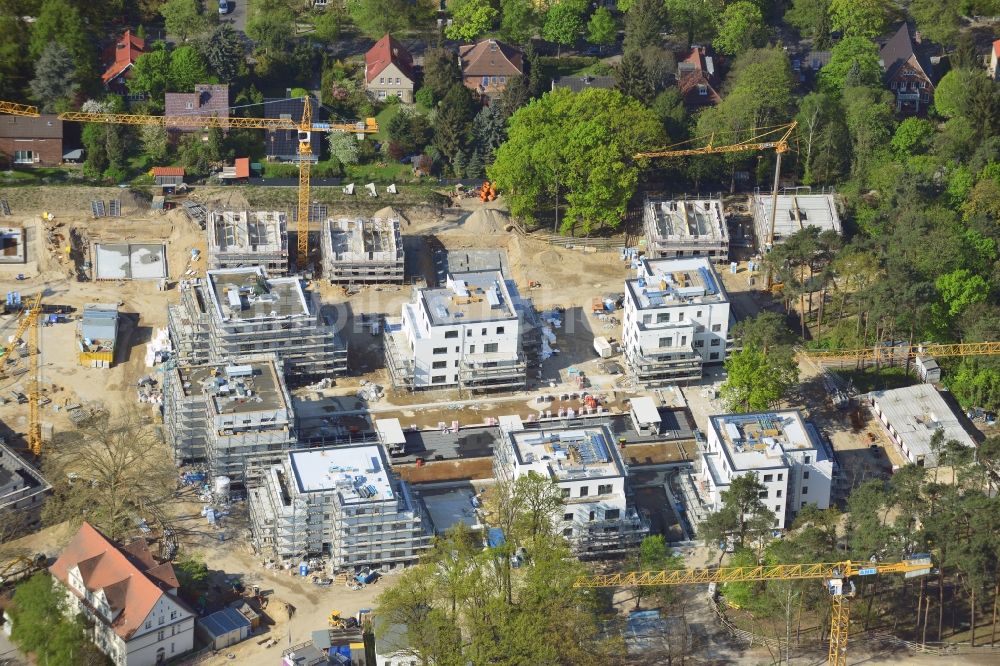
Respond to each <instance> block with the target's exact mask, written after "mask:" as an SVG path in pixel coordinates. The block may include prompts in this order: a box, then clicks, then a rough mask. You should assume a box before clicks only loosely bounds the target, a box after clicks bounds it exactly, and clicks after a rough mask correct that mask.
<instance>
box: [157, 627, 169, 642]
mask: <svg viewBox="0 0 1000 666" xmlns="http://www.w3.org/2000/svg"><path fill="white" fill-rule="evenodd" d="M166 637H167V632H165V631H163V630H162V629H160V630H159V631H158V632H156V640H158V641H162V640H163V639H164V638H166Z"/></svg>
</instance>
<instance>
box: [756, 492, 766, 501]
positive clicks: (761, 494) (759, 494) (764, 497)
mask: <svg viewBox="0 0 1000 666" xmlns="http://www.w3.org/2000/svg"><path fill="white" fill-rule="evenodd" d="M757 497H759V498H761V499H767V491H766V490H762V491H760V492H759V493H757Z"/></svg>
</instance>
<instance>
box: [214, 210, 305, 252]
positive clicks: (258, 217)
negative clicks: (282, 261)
mask: <svg viewBox="0 0 1000 666" xmlns="http://www.w3.org/2000/svg"><path fill="white" fill-rule="evenodd" d="M287 224H288V220H287V216H286V215H285V213H284V212H281V211H248V210H241V211H228V210H227V211H213V212H212V213H211V215H210V217H209V220H208V224H207V225H206V226H207V228H208V246H209V249H210V250H211V251H212V252H216V253H219V252H234V253H254V252H286V251H287V250H288V228H287Z"/></svg>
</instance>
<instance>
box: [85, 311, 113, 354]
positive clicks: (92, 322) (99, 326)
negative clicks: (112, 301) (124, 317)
mask: <svg viewBox="0 0 1000 666" xmlns="http://www.w3.org/2000/svg"><path fill="white" fill-rule="evenodd" d="M80 333H81V335H82V336H83V337H84V338H86V339H87V340H92V341H101V342H103V343H110V346H111V347H114V343H115V339H116V338H117V337H118V306H117V305H107V304H104V303H88V304H87V305H84V306H83V320H82V321H81V324H80Z"/></svg>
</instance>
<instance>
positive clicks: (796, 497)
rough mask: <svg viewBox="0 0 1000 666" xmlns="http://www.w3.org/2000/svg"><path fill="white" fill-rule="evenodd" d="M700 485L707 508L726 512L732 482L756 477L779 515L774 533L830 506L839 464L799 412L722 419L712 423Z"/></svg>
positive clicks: (765, 499) (767, 501)
mask: <svg viewBox="0 0 1000 666" xmlns="http://www.w3.org/2000/svg"><path fill="white" fill-rule="evenodd" d="M708 421H709V423H708V432H707V433H706V442H705V451H704V453H702V455H701V475H700V477H701V478H700V480H699V485H700V487H701V490H702V493H703V495H704V497H705V499H706V504H707V505H708V507H709V508H710V509H712V510H714V511H718V510H719V509H720V508H722V492H723V491H725V490H728V489H729V485H730V483H731V482H732V480H733V479H734V478H736V477H738V476H743V475H744V474H754V475H756V476H757V479H758V480H759V481H760V482H761V483H762V484H763V485H764V487H765V488H766V490H763V491H761V494H760V498H761V501H763V502H764V504H765V505H766V506H767V507H768V508H769V509H771V510H772V511H774V527H775V529H784V528H785V527H786V526H787V525H789V524H791V522H792V520H793V519H794V518H795V514H796V513H798V511H799V510H800V509H802V507H804V506H805V505H807V504H815V505H816V506H818V507H819V508H821V509H826V508H828V507H829V506H830V491H831V488H832V487H833V478H834V475H835V473H836V469H837V463H836V461H835V460H834V458H833V451H832V450H831V449H830V447H829V446H827V444H826V443H825V442H823V440H822V438H821V437H820V435H819V432H818V431H817V430H816V428H815V426H813V424H812V423H809V422H807V421H806V420H805V419H803V418H802V413H801V412H800V411H799V410H797V409H788V410H781V411H775V412H766V413H763V412H762V413H757V414H722V415H717V416H711V417H709V419H708Z"/></svg>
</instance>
